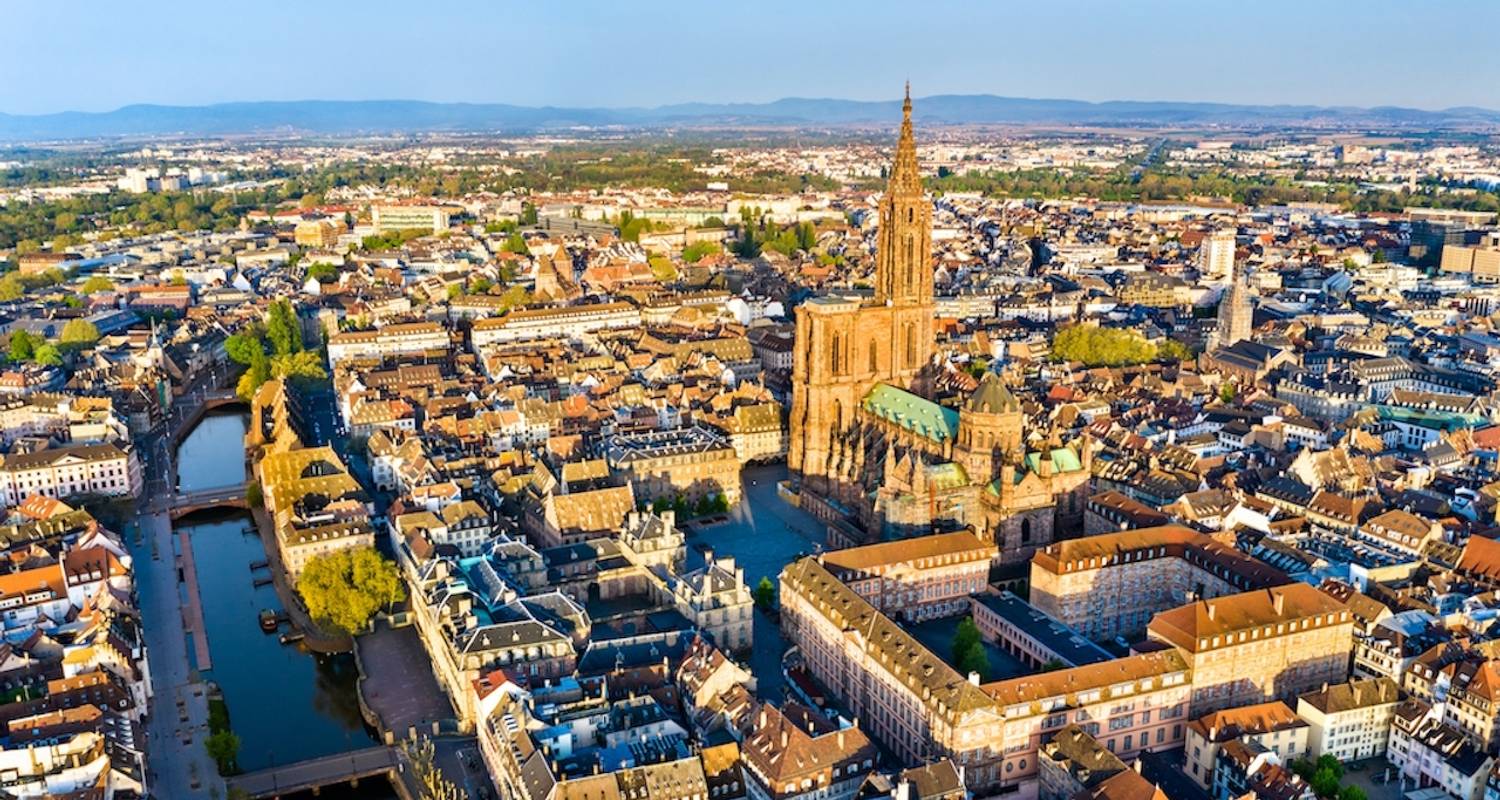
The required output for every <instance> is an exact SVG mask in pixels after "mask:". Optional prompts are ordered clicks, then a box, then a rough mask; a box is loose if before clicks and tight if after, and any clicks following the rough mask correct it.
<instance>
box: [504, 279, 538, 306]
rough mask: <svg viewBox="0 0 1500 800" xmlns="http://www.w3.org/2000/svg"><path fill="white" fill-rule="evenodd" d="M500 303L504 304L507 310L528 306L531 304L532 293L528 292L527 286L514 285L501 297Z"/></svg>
mask: <svg viewBox="0 0 1500 800" xmlns="http://www.w3.org/2000/svg"><path fill="white" fill-rule="evenodd" d="M500 301H501V303H502V304H504V306H505V308H506V310H510V309H512V308H515V307H517V306H524V305H528V304H530V303H531V292H529V291H527V290H526V287H525V286H521V285H520V284H513V285H512V286H511V287H510V288H508V289H506V290H505V293H504V294H501V295H500Z"/></svg>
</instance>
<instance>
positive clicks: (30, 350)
mask: <svg viewBox="0 0 1500 800" xmlns="http://www.w3.org/2000/svg"><path fill="white" fill-rule="evenodd" d="M39 343H40V342H39V341H38V339H37V337H36V336H33V335H32V334H31V332H30V331H28V330H26V329H24V328H22V329H19V330H17V331H16V332H15V333H12V334H11V335H10V360H11V361H16V362H21V361H30V360H31V359H32V358H33V357H34V356H35V355H36V346H37V345H38V344H39Z"/></svg>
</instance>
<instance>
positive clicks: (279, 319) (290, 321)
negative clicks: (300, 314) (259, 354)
mask: <svg viewBox="0 0 1500 800" xmlns="http://www.w3.org/2000/svg"><path fill="white" fill-rule="evenodd" d="M266 339H267V341H269V342H270V343H271V352H273V353H275V354H276V355H278V356H284V355H288V354H290V353H299V352H301V351H302V324H301V323H300V322H298V321H297V312H295V311H293V310H292V303H291V301H290V300H287V299H286V298H285V297H283V298H281V299H279V300H276V301H274V302H272V303H271V309H270V311H269V312H268V313H267V316H266Z"/></svg>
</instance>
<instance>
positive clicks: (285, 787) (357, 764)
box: [226, 747, 400, 800]
mask: <svg viewBox="0 0 1500 800" xmlns="http://www.w3.org/2000/svg"><path fill="white" fill-rule="evenodd" d="M399 764H400V755H399V754H398V753H397V752H396V748H394V747H369V748H366V749H364V750H354V751H351V752H348V753H339V754H338V755H332V756H324V757H323V758H310V759H308V760H306V761H299V762H297V763H295V764H287V765H286V766H283V767H269V768H267V769H262V770H257V771H255V772H247V773H245V774H244V775H236V776H234V777H232V778H230V779H229V780H228V781H226V783H227V785H228V787H229V790H230V792H234V791H235V790H236V789H238V790H239V791H241V792H243V793H244V794H243V796H245V797H249V798H252V800H253V799H254V798H271V797H284V796H286V795H292V794H296V793H298V792H314V793H316V792H317V791H318V790H319V789H322V788H323V787H325V786H332V785H334V784H340V783H350V782H357V781H358V780H359V779H360V778H372V777H375V776H377V775H391V774H393V773H395V772H396V771H397V769H398V765H399ZM393 783H394V781H393Z"/></svg>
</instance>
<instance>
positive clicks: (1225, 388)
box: [1219, 381, 1236, 404]
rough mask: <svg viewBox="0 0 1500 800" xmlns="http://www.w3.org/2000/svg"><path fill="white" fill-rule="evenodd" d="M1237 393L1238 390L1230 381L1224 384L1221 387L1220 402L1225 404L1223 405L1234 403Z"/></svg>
mask: <svg viewBox="0 0 1500 800" xmlns="http://www.w3.org/2000/svg"><path fill="white" fill-rule="evenodd" d="M1235 392H1236V389H1235V386H1234V384H1233V383H1230V382H1229V381H1225V382H1224V384H1223V385H1222V386H1220V387H1219V400H1220V402H1223V403H1226V404H1227V403H1233V402H1234V395H1235Z"/></svg>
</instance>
